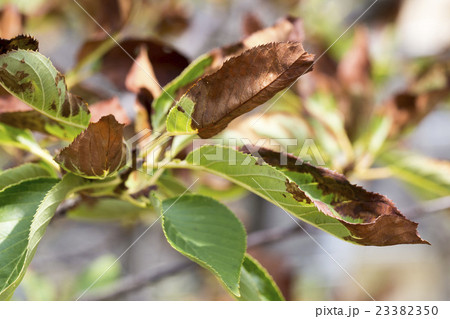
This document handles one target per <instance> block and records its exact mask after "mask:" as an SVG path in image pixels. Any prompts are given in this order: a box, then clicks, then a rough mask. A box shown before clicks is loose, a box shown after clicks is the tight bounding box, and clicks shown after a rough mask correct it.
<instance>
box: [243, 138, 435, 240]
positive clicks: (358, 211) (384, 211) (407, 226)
mask: <svg viewBox="0 0 450 319" xmlns="http://www.w3.org/2000/svg"><path fill="white" fill-rule="evenodd" d="M243 151H244V152H245V153H249V154H252V155H253V156H256V157H258V158H262V159H263V160H264V161H265V162H266V163H267V164H269V165H272V166H275V167H280V168H283V169H287V170H288V171H292V172H298V173H302V174H308V175H309V176H311V177H312V180H313V183H315V184H316V185H317V188H318V189H319V190H320V191H321V197H327V198H328V199H327V202H325V201H322V200H320V199H319V198H317V196H311V195H310V194H307V193H305V192H303V191H302V190H301V189H300V188H299V187H298V186H297V185H295V186H297V187H293V185H292V184H291V183H292V182H291V183H289V187H288V189H287V191H288V192H290V193H291V194H293V196H294V198H295V199H298V200H299V201H300V202H302V201H304V200H305V197H308V198H309V199H310V200H311V201H312V202H313V203H314V204H315V205H316V207H317V208H318V209H319V210H320V211H322V212H323V213H324V214H326V215H328V216H330V217H333V218H336V219H337V220H339V222H340V223H342V224H343V225H344V226H345V227H346V228H347V229H348V230H349V231H350V232H351V234H352V237H351V238H347V239H348V240H351V241H354V242H356V243H358V244H361V245H374V246H388V245H397V244H429V243H428V242H427V241H425V240H423V239H422V238H420V236H419V235H418V233H417V226H418V224H417V223H415V222H412V221H410V220H408V219H407V218H406V217H405V216H404V215H402V213H400V211H399V210H398V209H397V207H395V205H394V203H393V202H392V201H391V200H390V199H388V198H387V197H385V196H383V195H380V194H377V193H372V192H369V191H366V190H365V189H364V188H362V187H360V186H357V185H354V184H351V183H350V182H349V181H348V180H347V179H346V178H345V176H343V175H341V174H338V173H336V172H334V171H331V170H329V169H326V168H322V167H315V166H313V165H311V164H309V163H305V162H303V161H301V159H298V158H297V157H295V156H293V155H290V154H282V155H283V156H281V154H280V153H278V152H274V151H272V150H269V149H265V148H255V147H251V146H244V147H243ZM282 159H285V162H282ZM330 198H331V199H330ZM328 205H331V206H332V207H333V209H334V210H335V211H336V212H337V213H338V214H339V215H340V216H336V214H335V213H334V212H333V211H331V210H330V207H329V206H328ZM349 218H350V220H358V221H359V222H352V221H349Z"/></svg>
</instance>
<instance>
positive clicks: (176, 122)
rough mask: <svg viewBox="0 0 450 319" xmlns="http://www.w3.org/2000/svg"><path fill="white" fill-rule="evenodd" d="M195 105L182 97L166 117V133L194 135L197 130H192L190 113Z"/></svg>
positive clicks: (186, 97) (187, 98) (185, 97)
mask: <svg viewBox="0 0 450 319" xmlns="http://www.w3.org/2000/svg"><path fill="white" fill-rule="evenodd" d="M194 105H195V103H194V102H193V101H192V100H191V99H190V98H189V97H188V96H185V95H184V96H183V97H182V98H181V99H180V101H179V102H178V103H177V105H176V106H175V107H173V108H172V109H171V110H170V112H169V115H167V122H166V126H167V131H168V132H170V134H171V135H194V134H197V133H198V130H197V129H195V128H192V113H193V112H194Z"/></svg>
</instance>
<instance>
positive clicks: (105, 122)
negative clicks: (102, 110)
mask: <svg viewBox="0 0 450 319" xmlns="http://www.w3.org/2000/svg"><path fill="white" fill-rule="evenodd" d="M123 126H124V125H123V124H119V123H118V122H117V121H116V119H115V118H114V116H113V115H108V116H104V117H102V118H101V119H100V120H99V121H98V122H97V123H91V124H89V126H88V128H87V129H86V130H85V131H83V132H82V133H81V134H80V135H78V136H77V137H76V138H75V140H74V141H73V142H72V143H71V144H70V145H69V146H68V147H66V148H64V149H63V150H62V151H61V152H60V153H59V154H58V155H57V156H56V158H55V160H56V162H57V163H58V164H60V165H61V167H63V168H64V169H65V170H67V171H70V172H72V173H74V174H77V175H80V176H83V177H85V178H96V179H98V178H105V177H107V176H109V175H111V174H113V173H115V172H117V171H118V170H119V169H120V168H121V167H123V166H124V165H125V162H126V147H125V144H124V143H123Z"/></svg>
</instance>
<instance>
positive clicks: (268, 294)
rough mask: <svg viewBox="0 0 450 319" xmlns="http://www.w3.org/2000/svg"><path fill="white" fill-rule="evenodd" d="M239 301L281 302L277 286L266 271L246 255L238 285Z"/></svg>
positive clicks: (281, 296) (281, 298) (281, 297)
mask: <svg viewBox="0 0 450 319" xmlns="http://www.w3.org/2000/svg"><path fill="white" fill-rule="evenodd" d="M239 286H240V288H239V292H240V294H241V296H240V297H237V298H236V299H237V300H240V301H283V300H284V298H283V295H282V294H281V292H280V290H279V288H278V286H277V285H276V283H275V282H274V281H273V279H272V277H271V276H270V275H269V273H268V272H267V270H266V269H264V267H263V266H261V265H260V264H259V263H258V262H257V261H256V260H255V259H253V258H252V257H251V256H250V255H248V254H246V255H245V258H244V262H243V264H242V269H241V282H240V283H239Z"/></svg>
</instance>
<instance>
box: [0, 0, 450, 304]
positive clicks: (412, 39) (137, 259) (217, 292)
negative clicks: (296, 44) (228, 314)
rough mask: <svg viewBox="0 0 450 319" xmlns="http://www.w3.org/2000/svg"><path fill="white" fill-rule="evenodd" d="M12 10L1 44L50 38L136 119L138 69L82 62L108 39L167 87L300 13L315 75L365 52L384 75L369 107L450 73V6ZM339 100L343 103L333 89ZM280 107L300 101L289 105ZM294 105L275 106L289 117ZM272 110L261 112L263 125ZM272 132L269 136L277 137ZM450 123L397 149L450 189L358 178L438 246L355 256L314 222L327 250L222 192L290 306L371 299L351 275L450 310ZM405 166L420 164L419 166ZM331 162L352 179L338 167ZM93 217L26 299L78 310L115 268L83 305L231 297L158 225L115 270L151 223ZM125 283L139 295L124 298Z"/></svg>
mask: <svg viewBox="0 0 450 319" xmlns="http://www.w3.org/2000/svg"><path fill="white" fill-rule="evenodd" d="M0 4H1V7H0V37H2V38H10V37H13V36H15V35H17V34H20V33H26V34H30V35H32V36H34V37H35V38H37V39H38V40H39V43H40V45H39V49H40V52H41V53H42V54H44V55H46V56H48V57H49V58H50V59H51V61H52V62H53V64H54V65H55V66H56V68H57V69H59V70H60V71H63V72H65V73H66V79H67V81H68V83H69V85H70V86H71V87H72V89H73V91H74V92H75V93H77V94H79V95H81V96H82V97H83V98H84V99H85V100H87V101H88V102H89V103H90V104H95V103H97V102H101V101H105V100H108V101H110V100H109V99H114V103H116V104H120V105H121V107H123V114H122V115H123V118H125V119H126V118H128V119H134V118H135V117H136V107H135V103H136V92H130V90H129V89H127V88H126V87H124V78H125V76H126V75H127V73H128V71H129V69H130V68H131V66H132V61H131V59H129V57H127V56H126V55H124V54H123V52H121V50H120V49H118V48H117V47H114V44H112V45H110V46H109V47H108V48H107V49H108V50H109V51H108V50H105V51H107V52H108V53H107V54H108V55H107V57H108V58H105V59H104V60H103V61H102V63H97V62H96V61H91V62H92V63H91V65H87V64H84V65H83V61H85V60H83V57H85V56H86V55H87V53H89V52H92V49H90V47H89V45H91V46H92V45H94V46H95V43H104V42H105V41H107V39H108V37H107V35H106V34H105V32H108V33H109V34H111V35H112V36H113V37H117V39H120V42H121V44H122V45H123V46H124V47H125V48H126V49H127V50H129V52H131V53H132V55H133V56H134V57H136V56H137V54H138V51H139V50H138V49H139V48H140V47H141V44H142V43H144V44H146V45H147V47H146V48H147V50H148V52H149V57H150V61H151V62H152V63H153V67H154V69H155V74H156V77H157V78H158V81H159V82H160V83H161V84H162V85H164V84H166V83H167V82H168V81H169V80H170V79H172V78H173V77H174V76H176V75H177V74H178V73H179V72H181V70H182V69H183V68H184V67H186V66H187V64H188V63H189V61H192V60H193V59H195V58H196V57H198V56H199V55H201V54H203V53H206V52H209V51H210V50H212V49H214V48H217V47H224V46H226V45H230V44H233V43H237V42H238V41H240V40H242V39H244V38H245V37H246V36H248V35H249V34H251V33H253V32H254V31H257V30H259V29H261V28H264V27H269V26H271V25H273V24H274V23H276V22H277V21H279V19H280V18H283V17H285V16H287V15H290V16H293V17H298V18H300V19H301V24H302V27H301V30H303V31H304V35H303V37H304V39H305V49H306V50H307V51H308V52H310V53H314V54H316V58H317V57H320V59H319V60H318V61H317V65H316V66H315V70H317V71H318V72H322V73H323V74H328V75H329V76H332V75H333V72H336V68H337V65H338V62H340V61H343V60H345V61H347V62H346V63H347V66H346V68H347V70H349V73H351V74H350V77H351V76H352V75H354V74H357V73H358V70H359V69H358V68H360V67H359V66H358V63H356V64H352V63H351V62H352V61H360V60H361V59H360V56H359V55H358V54H364V58H365V59H368V62H367V63H365V64H364V65H366V64H367V65H369V64H370V68H371V69H370V78H369V79H368V80H367V81H369V82H368V83H369V84H367V83H366V84H364V82H362V83H363V84H362V86H363V89H362V90H363V91H364V88H367V87H368V86H370V87H371V91H372V92H371V98H372V100H371V101H370V102H367V103H370V104H371V105H372V104H373V105H379V104H380V105H381V104H382V101H384V100H386V99H389V97H390V96H392V95H393V94H394V93H396V92H399V91H401V90H404V89H405V88H406V87H407V85H408V83H410V82H411V81H410V80H411V78H413V77H414V76H415V75H416V74H417V73H420V72H418V71H417V69H418V68H419V69H420V70H423V69H424V68H428V67H429V66H430V65H436V63H438V62H439V63H444V64H445V63H446V62H447V61H448V60H449V58H450V0H434V1H423V0H403V1H401V0H379V1H377V2H376V3H375V4H374V5H373V6H372V7H370V6H371V5H372V4H373V1H361V0H354V1H353V0H341V1H332V0H265V1H263V0H259V1H258V0H244V1H231V0H205V1H196V0H167V1H166V0H165V1H156V0H155V1H149V0H147V1H146V0H137V1H121V0H99V1H88V0H83V1H82V0H79V1H77V2H75V1H72V0H15V1H7V0H0ZM369 7H370V9H368V8H369ZM367 9H368V10H367ZM366 10H367V11H366ZM94 19H95V21H97V22H98V24H97V23H96V22H95V21H94ZM355 21H356V23H355ZM349 27H350V28H349ZM348 28H349V29H348ZM347 29H348V30H347ZM358 30H359V31H358ZM358 34H364V36H362V39H363V40H362V41H363V42H365V43H366V44H365V46H364V48H366V51H367V52H365V51H364V50H362V51H361V50H359V51H358V49H354V48H355V47H356V48H358V45H357V43H359V42H358V41H357V40H356V39H358ZM359 39H360V40H361V37H360V38H359ZM122 41H126V42H122ZM133 41H134V42H133ZM330 46H331V47H330ZM352 48H353V49H354V50H353V51H352ZM359 48H361V47H359ZM112 50H117V51H113V52H112ZM86 52H87V53H86ZM348 52H353V54H354V55H350V54H348ZM361 52H365V53H361ZM152 54H153V55H152ZM346 57H347V58H346ZM364 58H363V60H364ZM80 61H81V63H80ZM369 62H370V63H369ZM158 63H161V64H158ZM361 63H362V62H361ZM164 64H165V65H166V67H165V69H164V70H166V71H165V73H164V74H162V75H160V74H158V70H157V68H158V65H164ZM167 65H169V66H167ZM424 65H425V67H424ZM437 65H438V66H440V65H441V64H437ZM341 66H342V64H341ZM363 68H365V67H363ZM330 70H331V71H330ZM427 70H428V69H427ZM352 72H353V73H352ZM433 72H434V71H433ZM436 72H438V73H439V70H438V71H436ZM313 73H315V71H313V72H312V73H311V74H308V75H306V76H305V80H303V77H302V79H301V80H300V81H299V87H298V88H297V89H298V92H303V91H302V90H305V91H308V89H307V88H306V89H305V88H302V87H300V86H301V85H302V83H303V84H304V83H306V84H308V83H309V81H311V79H312V77H313V75H312V74H313ZM307 77H310V78H311V79H309V80H308V78H307ZM356 77H357V75H356ZM431 77H432V78H433V76H431ZM436 77H439V76H438V75H436ZM344 78H345V77H343V78H340V79H341V82H340V83H341V84H345V83H343V82H342V81H343V80H342V79H344ZM358 81H359V79H358ZM358 83H359V82H358ZM330 94H331V95H333V94H334V93H333V90H331V93H330ZM300 96H301V94H300ZM2 103H6V102H2ZM280 103H288V102H287V100H286V99H284V100H283V99H282V100H281V102H280ZM282 106H283V105H281V106H280V105H277V106H276V108H278V111H279V110H280V109H281V108H282ZM0 107H2V104H0ZM264 109H265V106H263V107H260V108H258V109H257V110H255V112H254V113H253V114H250V116H254V115H255V114H258V112H262V111H263V110H264ZM349 112H350V113H348V114H347V115H344V116H347V117H346V118H350V117H351V118H356V120H357V121H358V116H362V115H363V113H364V110H355V109H351V110H350V111H349ZM343 113H345V112H343ZM266 115H267V114H266ZM425 115H426V116H425ZM268 116H270V117H272V118H274V117H276V116H278V115H277V114H272V113H268ZM323 116H325V117H326V116H328V113H324V114H323ZM233 123H234V124H233V125H231V127H230V129H229V130H228V131H227V133H226V134H231V135H233V134H241V133H242V132H241V128H242V126H245V125H246V123H247V124H248V122H245V118H244V119H243V120H241V121H240V122H239V121H236V122H233ZM262 123H266V122H262ZM262 123H261V125H262V128H260V129H262V130H264V129H268V127H267V126H264V125H266V124H264V125H263V124H262ZM449 123H450V103H449V101H448V98H447V100H445V99H443V100H442V101H439V103H437V105H436V107H433V109H432V110H429V112H426V114H424V116H423V119H422V118H421V121H420V122H419V121H417V123H414V124H417V125H414V126H413V127H411V128H410V129H409V130H408V132H407V133H405V134H403V135H402V138H401V141H400V142H399V143H398V144H396V145H399V146H398V147H399V148H400V147H401V148H402V150H408V151H413V152H416V153H420V154H425V155H426V156H427V157H430V158H434V159H437V160H439V161H440V162H439V163H440V165H442V166H439V169H436V170H435V171H434V173H435V174H436V175H438V177H439V178H440V179H441V180H444V179H446V183H447V184H445V183H444V182H442V184H443V185H444V186H442V189H443V191H442V192H433V189H428V191H429V192H427V190H426V187H423V185H422V188H420V187H419V188H418V189H419V190H418V189H417V187H415V186H417V184H420V183H421V182H420V180H419V181H417V180H415V181H413V182H411V179H414V177H405V176H406V174H405V175H402V176H403V178H400V179H399V178H393V177H395V176H391V175H389V174H388V175H387V176H382V177H380V176H376V177H375V178H365V177H364V176H358V175H354V176H351V179H352V181H353V182H358V183H359V184H361V185H363V186H364V187H365V188H366V189H368V190H371V191H375V192H379V193H382V194H384V195H386V196H387V197H389V198H390V199H392V200H393V201H394V202H395V204H396V205H397V207H399V209H400V210H401V211H402V212H403V213H404V214H405V215H406V216H407V217H408V218H410V219H412V220H414V221H416V222H418V223H419V232H420V234H421V236H422V238H424V239H426V240H428V241H429V242H430V243H431V244H432V245H431V246H426V245H400V246H394V247H362V246H355V245H351V244H349V243H346V242H344V241H341V240H339V239H337V238H335V237H333V236H331V235H328V234H326V233H323V232H321V231H319V230H317V229H315V228H312V227H308V226H306V225H305V227H306V229H307V230H308V232H309V233H310V234H311V235H312V236H313V237H314V238H315V239H316V240H317V241H318V242H319V243H320V245H321V246H323V248H324V249H325V250H326V252H325V251H324V250H323V249H322V248H321V247H320V246H319V245H318V244H317V243H316V242H314V241H313V240H312V239H311V238H310V237H309V236H308V235H305V233H304V232H303V231H302V230H301V229H300V228H298V226H297V225H295V224H294V223H293V221H292V220H291V218H290V217H288V216H287V215H286V214H285V213H284V212H283V211H281V209H279V208H277V207H275V206H274V205H272V204H270V203H268V202H265V201H263V200H262V199H259V198H258V197H256V196H254V195H251V194H247V193H244V192H241V191H237V192H234V193H233V192H232V191H230V192H228V193H229V194H228V193H227V194H225V192H223V194H222V196H221V197H220V199H221V200H222V201H223V202H225V203H226V204H227V205H228V206H229V207H230V208H231V209H232V210H233V211H234V212H235V213H236V214H237V215H238V216H239V217H240V219H241V220H242V221H243V222H244V224H245V225H246V228H247V232H248V233H249V234H250V238H249V243H251V244H252V247H253V248H251V249H250V252H251V254H252V255H254V256H255V257H256V258H257V259H258V260H259V261H260V262H261V263H262V264H263V265H264V266H265V267H266V268H267V269H268V271H269V272H270V273H271V274H272V276H273V277H274V279H275V281H276V282H277V283H278V285H279V286H280V288H281V290H282V292H283V294H284V295H285V297H286V298H287V299H289V300H369V299H370V297H369V296H368V295H367V294H366V293H365V292H364V290H363V289H361V287H360V286H359V285H358V284H356V283H355V281H354V280H353V279H352V278H351V277H350V276H349V274H350V275H351V276H352V277H353V278H354V279H355V280H356V281H357V282H358V283H359V284H360V285H361V286H362V287H364V289H365V290H367V291H368V292H369V293H370V294H371V295H372V296H373V297H374V298H375V299H377V300H449V299H450V275H449V269H450V246H449V245H448V242H449V240H450V216H449V209H448V208H449V206H450V200H449V197H446V196H442V195H445V194H448V193H449V187H450V186H449V185H450V183H449V182H448V180H449V178H450V173H449V172H450V169H449V167H450V164H449V162H448V161H449V160H450V127H449V125H448V124H449ZM275 130H276V128H275ZM290 130H291V131H296V130H297V126H296V125H295V124H293V125H291V127H290ZM298 130H301V127H298ZM363 130H364V127H363ZM242 134H243V135H244V136H245V134H244V133H242ZM302 134H303V133H302ZM294 136H298V135H295V133H294ZM301 137H304V138H305V137H306V138H308V137H309V136H308V134H306V135H305V136H301ZM320 147H322V146H321V144H320V143H319V149H320V150H321V151H323V152H324V153H327V152H328V150H327V149H325V150H322V149H321V148H320ZM395 147H397V146H395ZM328 154H331V155H330V156H329V157H331V158H332V157H333V156H332V153H330V152H328ZM391 154H394V153H391ZM0 155H1V157H0V158H1V159H0V164H1V165H2V168H6V167H8V166H9V165H11V159H10V158H9V157H8V156H7V155H6V153H4V152H3V151H2V153H0ZM392 156H394V155H392ZM325 157H326V156H325ZM393 160H394V161H395V160H396V158H395V156H394V159H393ZM403 160H404V161H407V162H408V158H403ZM421 163H425V162H421ZM327 164H329V165H330V166H332V168H334V169H336V170H341V171H344V172H345V167H343V166H342V165H340V162H339V160H336V161H333V160H330V159H329V160H327ZM421 165H424V164H420V165H419V167H420V166H421ZM441 168H442V169H441ZM205 179H206V177H205ZM401 180H403V182H402V181H401ZM408 180H409V181H410V183H408ZM405 181H406V183H405ZM425 181H426V179H425ZM207 183H210V185H212V186H211V188H212V189H216V191H217V192H219V193H220V192H221V188H220V187H221V186H220V185H222V184H223V181H220V180H218V179H215V178H212V177H208V179H207ZM414 184H415V186H414ZM419 186H421V185H419ZM424 188H425V190H424ZM430 188H433V186H430ZM429 193H430V194H429ZM436 193H439V194H441V195H440V196H437V195H436ZM79 215H83V214H79ZM69 217H70V216H69ZM82 217H83V216H76V215H74V217H73V218H66V217H61V218H57V219H55V220H54V221H53V222H52V223H51V224H50V226H49V227H48V229H47V234H46V236H45V237H44V238H43V240H42V242H41V244H40V245H39V248H38V251H37V253H36V257H35V258H34V260H33V262H32V264H31V266H30V268H29V271H28V273H27V275H26V277H25V279H24V281H23V282H22V284H21V286H20V287H19V288H18V289H17V291H16V293H15V296H14V299H16V300H75V299H77V298H78V297H79V296H80V295H81V293H83V291H85V290H86V289H87V288H89V287H90V286H91V284H92V283H93V282H94V281H95V280H96V279H97V278H98V276H99V275H101V274H103V273H104V272H105V270H107V269H108V267H110V268H109V270H108V271H107V272H106V273H105V274H104V275H103V276H102V278H101V279H100V280H99V281H98V282H96V284H95V285H94V286H93V287H92V288H91V289H90V290H89V292H88V293H87V294H86V295H85V296H84V298H88V299H89V298H92V299H118V300H228V299H230V297H229V296H228V295H227V293H226V291H225V290H224V289H223V288H222V287H220V285H219V284H218V283H217V282H216V279H215V278H214V277H213V276H212V275H210V274H209V273H208V272H207V271H204V270H203V269H201V268H199V267H198V266H196V265H193V264H190V263H189V262H186V259H185V258H184V257H183V256H182V255H180V254H179V253H177V252H176V251H174V250H173V249H172V248H171V247H170V246H169V244H168V243H167V242H166V240H165V238H164V236H163V233H162V230H161V228H160V227H158V226H159V225H155V227H152V228H151V229H150V230H149V231H148V232H147V233H146V234H145V235H144V236H143V237H142V238H141V239H140V240H139V241H138V242H137V243H136V244H135V245H134V246H133V247H132V249H130V250H129V251H128V252H127V253H126V254H124V255H123V256H122V257H121V258H120V260H119V261H118V262H116V263H114V262H115V260H116V259H117V257H119V256H120V255H121V254H122V253H123V252H124V250H125V249H126V248H127V247H128V246H129V245H130V244H131V243H132V242H133V241H134V240H135V239H136V238H137V237H138V236H139V235H140V234H142V232H143V231H144V230H145V229H146V228H147V227H148V224H147V223H145V222H135V221H129V220H121V219H120V218H119V219H113V218H111V220H107V221H102V222H100V221H93V220H88V218H87V219H86V218H82ZM84 217H85V216H84ZM327 252H328V253H329V254H331V256H333V258H334V259H335V260H333V259H332V258H330V256H329V255H328V254H327ZM111 265H112V266H111ZM340 265H341V266H342V268H344V269H345V270H343V269H342V268H341V266H340ZM347 272H348V273H347ZM136 283H140V284H136ZM127 285H129V287H128V286H127ZM117 287H122V288H123V287H128V288H129V289H125V290H126V291H123V292H120V291H119V292H117ZM119 290H120V289H119Z"/></svg>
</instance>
